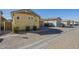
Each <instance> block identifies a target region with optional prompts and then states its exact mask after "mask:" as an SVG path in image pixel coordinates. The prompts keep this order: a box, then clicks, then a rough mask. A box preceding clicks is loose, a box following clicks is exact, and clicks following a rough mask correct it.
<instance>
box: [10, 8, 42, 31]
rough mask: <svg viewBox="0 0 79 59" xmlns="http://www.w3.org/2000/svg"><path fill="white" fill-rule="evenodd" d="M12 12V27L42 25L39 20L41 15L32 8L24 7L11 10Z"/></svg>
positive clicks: (21, 28)
mask: <svg viewBox="0 0 79 59" xmlns="http://www.w3.org/2000/svg"><path fill="white" fill-rule="evenodd" d="M11 14H12V29H14V27H19V30H25V29H26V27H28V26H29V27H30V28H31V29H32V28H33V27H34V26H36V27H37V28H39V27H40V25H39V21H40V16H39V15H37V14H36V13H35V12H33V11H32V10H30V9H22V10H17V11H13V12H11Z"/></svg>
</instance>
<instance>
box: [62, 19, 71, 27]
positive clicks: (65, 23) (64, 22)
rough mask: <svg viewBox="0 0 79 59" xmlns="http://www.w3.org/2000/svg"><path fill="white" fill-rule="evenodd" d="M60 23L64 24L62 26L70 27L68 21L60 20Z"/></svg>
mask: <svg viewBox="0 0 79 59" xmlns="http://www.w3.org/2000/svg"><path fill="white" fill-rule="evenodd" d="M61 23H62V24H64V26H70V20H62V21H61Z"/></svg>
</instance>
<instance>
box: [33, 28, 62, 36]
mask: <svg viewBox="0 0 79 59" xmlns="http://www.w3.org/2000/svg"><path fill="white" fill-rule="evenodd" d="M61 32H63V31H62V30H60V29H52V28H47V27H45V28H41V29H40V30H38V31H33V32H32V33H36V34H39V35H49V34H61Z"/></svg>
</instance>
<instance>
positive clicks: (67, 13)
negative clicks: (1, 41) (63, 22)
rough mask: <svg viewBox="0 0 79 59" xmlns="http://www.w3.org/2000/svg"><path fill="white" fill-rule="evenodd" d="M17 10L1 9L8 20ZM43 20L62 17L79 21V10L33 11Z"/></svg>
mask: <svg viewBox="0 0 79 59" xmlns="http://www.w3.org/2000/svg"><path fill="white" fill-rule="evenodd" d="M14 10H16V9H0V11H3V16H4V17H5V18H6V19H11V11H14ZM32 10H33V11H34V12H35V13H37V14H38V15H40V16H41V18H53V17H61V18H62V19H69V20H79V9H32Z"/></svg>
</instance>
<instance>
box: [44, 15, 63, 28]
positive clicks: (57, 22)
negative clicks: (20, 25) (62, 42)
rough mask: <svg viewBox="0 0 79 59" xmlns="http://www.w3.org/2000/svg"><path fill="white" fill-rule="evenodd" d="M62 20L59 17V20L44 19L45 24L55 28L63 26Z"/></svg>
mask: <svg viewBox="0 0 79 59" xmlns="http://www.w3.org/2000/svg"><path fill="white" fill-rule="evenodd" d="M61 21H62V19H61V18H59V17H57V18H49V19H44V24H45V25H49V26H53V27H59V26H60V24H61Z"/></svg>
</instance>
